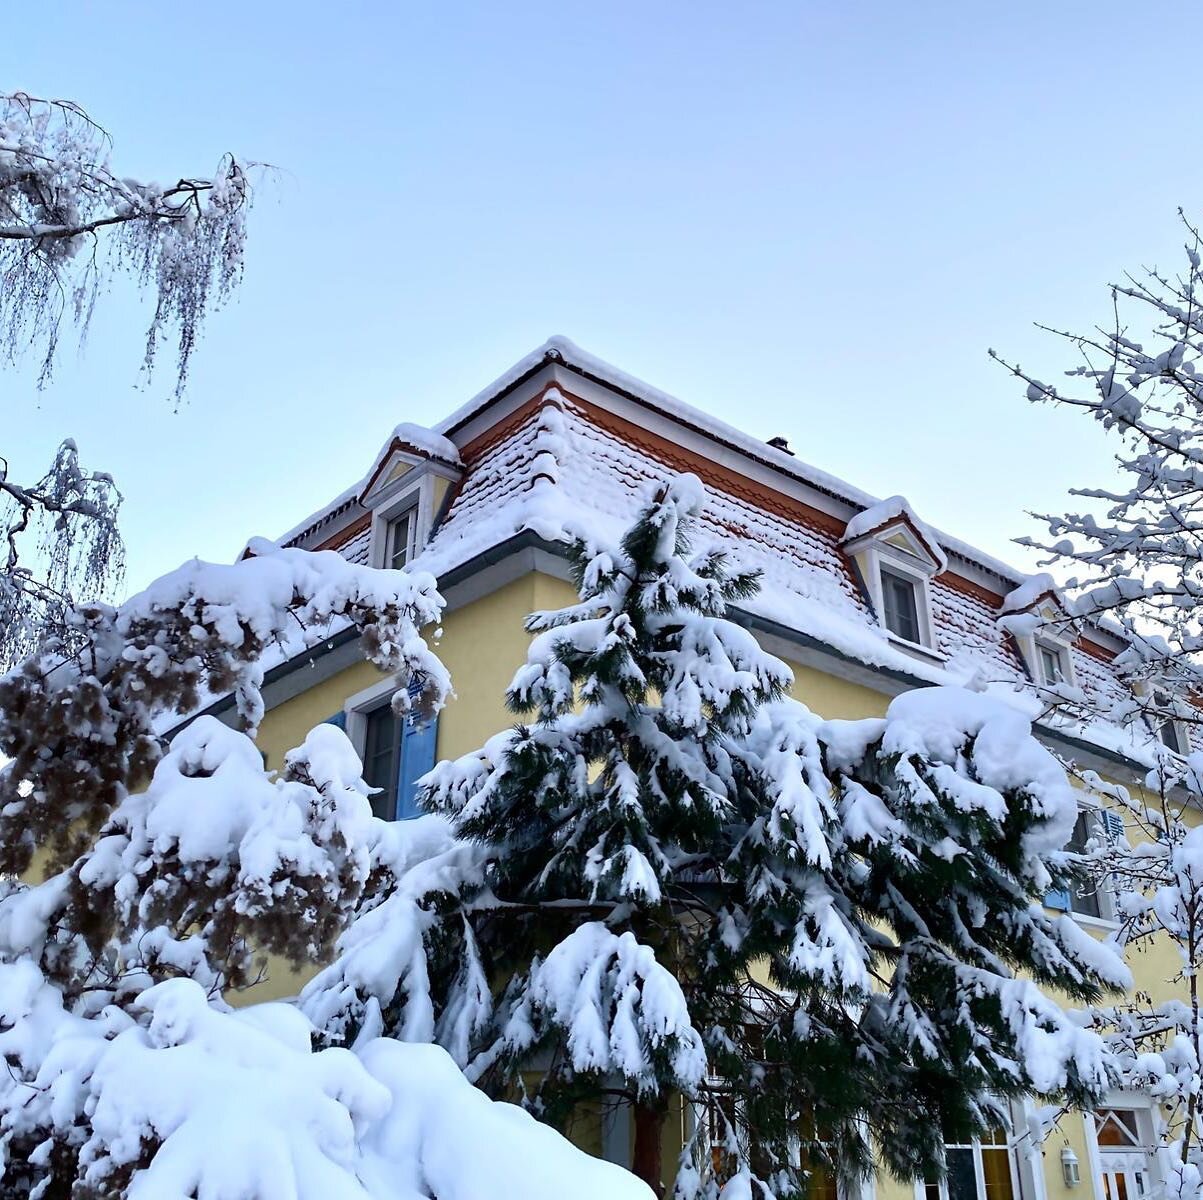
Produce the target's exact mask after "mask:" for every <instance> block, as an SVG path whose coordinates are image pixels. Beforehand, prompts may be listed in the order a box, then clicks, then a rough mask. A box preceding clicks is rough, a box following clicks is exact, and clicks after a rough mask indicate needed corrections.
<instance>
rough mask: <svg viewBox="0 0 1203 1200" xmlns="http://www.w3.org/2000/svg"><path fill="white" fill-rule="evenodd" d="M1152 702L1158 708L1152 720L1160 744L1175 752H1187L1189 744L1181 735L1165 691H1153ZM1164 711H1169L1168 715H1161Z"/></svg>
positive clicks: (1169, 699) (1172, 704)
mask: <svg viewBox="0 0 1203 1200" xmlns="http://www.w3.org/2000/svg"><path fill="white" fill-rule="evenodd" d="M1153 702H1154V703H1155V704H1156V705H1157V708H1158V710H1159V711H1158V712H1157V713H1156V715H1155V716H1154V718H1153V720H1154V723H1155V728H1156V729H1157V736H1158V738H1159V739H1160V740H1161V743H1162V745H1163V746H1166V747H1168V748H1169V749H1170V750H1172V751H1173V752H1174V753H1175V754H1188V753H1189V752H1190V747H1189V744H1188V743H1187V739H1186V738H1185V737H1184V736H1183V730H1182V727H1181V725H1179V724H1178V722H1177V721H1176V720H1175V719H1174V715H1173V714H1174V702H1173V700H1172V699H1171V698H1170V696H1168V695H1167V694H1166V693H1165V692H1155V693H1154V694H1153ZM1166 712H1168V713H1169V716H1164V717H1163V716H1162V713H1166Z"/></svg>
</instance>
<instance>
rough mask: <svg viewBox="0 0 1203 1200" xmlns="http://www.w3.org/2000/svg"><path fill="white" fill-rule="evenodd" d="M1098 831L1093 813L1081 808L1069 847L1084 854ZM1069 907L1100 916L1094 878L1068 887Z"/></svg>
mask: <svg viewBox="0 0 1203 1200" xmlns="http://www.w3.org/2000/svg"><path fill="white" fill-rule="evenodd" d="M1099 833H1100V830H1099V823H1098V820H1097V818H1096V816H1095V814H1094V813H1093V812H1091V811H1090V810H1089V809H1085V808H1084V809H1082V811H1081V812H1079V813H1078V820H1077V822H1076V824H1075V825H1074V831H1073V835H1072V836H1071V837H1070V839H1069V849H1070V850H1072V851H1073V852H1074V853H1075V854H1085V853H1086V847H1087V846H1088V845H1089V843H1090V842H1091V841H1092V840H1093V839H1096V838H1097V837H1098V836H1099ZM1069 907H1070V908H1071V909H1072V910H1073V911H1074V912H1076V913H1081V914H1082V915H1083V916H1087V917H1101V916H1102V915H1103V906H1102V904H1101V903H1100V896H1099V887H1098V884H1097V883H1096V882H1095V881H1094V880H1087V881H1086V882H1085V883H1083V884H1082V885H1081V887H1078V888H1072V889H1070V893H1069Z"/></svg>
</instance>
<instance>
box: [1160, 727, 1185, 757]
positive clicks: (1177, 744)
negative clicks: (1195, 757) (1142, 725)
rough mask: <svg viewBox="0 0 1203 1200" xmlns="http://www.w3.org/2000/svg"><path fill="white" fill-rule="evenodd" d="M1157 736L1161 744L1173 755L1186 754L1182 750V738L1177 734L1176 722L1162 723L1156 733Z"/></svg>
mask: <svg viewBox="0 0 1203 1200" xmlns="http://www.w3.org/2000/svg"><path fill="white" fill-rule="evenodd" d="M1157 736H1158V737H1159V738H1160V739H1161V742H1162V744H1163V745H1164V746H1167V747H1168V748H1169V749H1171V750H1172V751H1173V752H1174V753H1175V754H1185V753H1186V751H1185V750H1184V749H1183V748H1182V737H1181V735H1180V734H1179V732H1178V722H1177V721H1163V722H1162V724H1161V728H1160V729H1159V730H1158V731H1157Z"/></svg>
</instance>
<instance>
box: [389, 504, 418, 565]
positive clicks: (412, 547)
mask: <svg viewBox="0 0 1203 1200" xmlns="http://www.w3.org/2000/svg"><path fill="white" fill-rule="evenodd" d="M402 521H404V522H405V561H404V562H403V563H402V564H401V568H400V569H403V568H405V567H407V566H409V564H410V563H411V562H413V558H414V554H415V553H416V551H417V541H418V539H417V533H418V507H417V504H416V503H415V504H412V505H410V507H408V508H402V509H400V510H399V511H398V512H396V513H394V514H393V515H392V516H391V517H389V518H388V526H387V528H386V529H385V531H384V561H385V564H386V565H387V566H389V567H391V568H393V569H398V568H396V567H395V563H396V560H397V533H398V526H399V525H400V523H401V522H402Z"/></svg>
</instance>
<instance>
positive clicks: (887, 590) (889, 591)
mask: <svg viewBox="0 0 1203 1200" xmlns="http://www.w3.org/2000/svg"><path fill="white" fill-rule="evenodd" d="M915 590H916V584H915V581H914V580H913V579H907V578H906V577H905V576H903V575H898V574H896V573H895V572H893V571H891V570H889V569H887V568H886V567H884V566H883V567H882V568H881V607H882V616H883V618H884V620H885V626H886V628H887V629H888V630H889V631H890V632H891V633H894V634H897V635H898V636H899V637H900V638H905V639H906V641H908V642H916V643H920V642H922V640H923V633H922V629H921V627H920V625H919V604H918V601H917V599H916V596H915Z"/></svg>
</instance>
